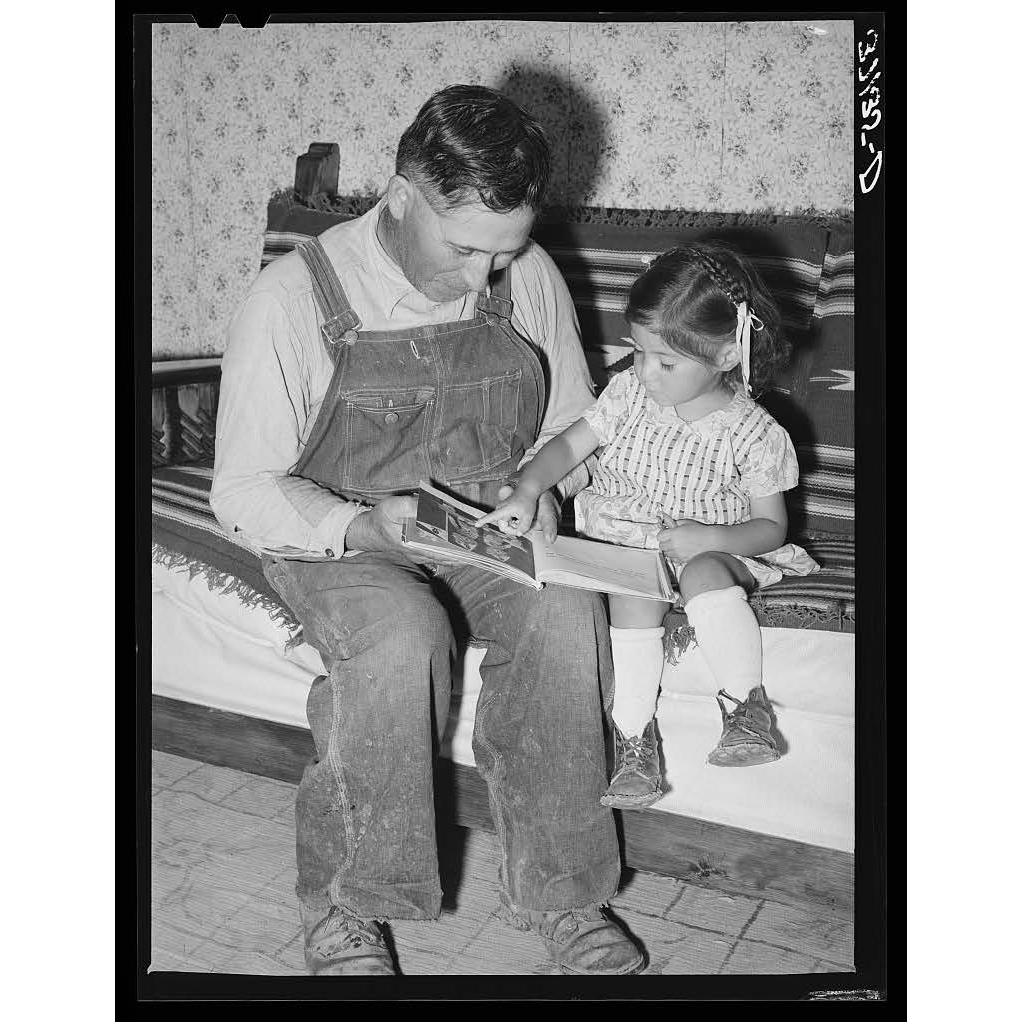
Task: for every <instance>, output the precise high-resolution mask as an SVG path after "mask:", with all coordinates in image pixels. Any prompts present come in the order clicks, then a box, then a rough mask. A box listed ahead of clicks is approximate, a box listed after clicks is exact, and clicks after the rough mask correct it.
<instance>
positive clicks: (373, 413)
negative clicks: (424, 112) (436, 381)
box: [340, 387, 436, 496]
mask: <svg viewBox="0 0 1022 1022" xmlns="http://www.w3.org/2000/svg"><path fill="white" fill-rule="evenodd" d="M435 399H436V392H435V391H434V390H433V388H431V387H430V388H418V389H416V390H405V389H388V390H359V391H352V392H348V393H342V394H341V395H340V400H341V402H342V403H343V406H344V412H343V421H344V434H343V435H344V444H343V447H344V459H343V472H342V473H341V474H342V488H343V489H347V490H351V491H358V492H361V493H364V494H365V495H366V496H370V495H382V494H386V493H394V492H397V491H410V490H414V489H415V487H416V486H418V483H419V480H420V479H421V478H422V477H423V476H424V475H428V474H429V469H428V466H427V464H426V460H425V456H424V450H425V445H426V441H427V438H428V435H429V431H430V428H431V425H432V418H433V409H434V406H435Z"/></svg>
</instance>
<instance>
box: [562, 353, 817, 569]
mask: <svg viewBox="0 0 1022 1022" xmlns="http://www.w3.org/2000/svg"><path fill="white" fill-rule="evenodd" d="M583 418H585V420H586V421H587V422H588V423H589V425H590V427H591V428H592V430H593V432H594V433H595V434H596V435H597V436H598V437H599V439H600V442H601V444H602V445H603V447H602V449H601V450H600V451H598V452H597V453H596V454H595V455H594V456H593V458H591V459H590V462H589V469H590V474H591V476H592V482H591V483H590V485H589V486H588V487H587V488H586V489H585V490H583V491H582V492H581V493H579V494H578V495H577V496H576V497H575V522H576V527H577V528H578V531H579V532H580V533H583V534H584V535H586V536H590V537H592V538H594V539H602V540H609V541H610V542H613V543H618V544H620V545H622V546H642V547H649V548H652V549H656V548H657V546H658V544H657V540H656V536H657V533H658V532H660V531H661V529H662V528H663V526H661V525H660V523H659V514H660V513H661V512H662V513H664V514H666V515H667V516H668V517H670V518H672V519H674V520H675V521H680V520H681V519H683V518H688V519H692V520H694V521H697V522H703V523H704V524H707V525H739V524H741V523H742V522H747V521H749V520H750V518H751V517H752V515H751V504H750V501H751V499H752V498H753V497H765V496H768V495H769V494H772V493H779V492H781V491H783V490H790V489H793V488H794V487H795V486H797V485H798V462H797V461H796V459H795V449H794V448H793V447H792V444H791V439H790V438H789V436H788V434H787V432H786V431H785V430H784V429H783V428H782V427H781V426H780V425H778V423H777V421H776V420H775V419H774V418H773V417H772V416H771V415H770V414H769V412H767V411H766V410H765V409H763V408H761V407H760V406H759V405H758V404H756V402H755V401H753V400H752V399H751V398H749V397H747V396H746V395H745V394H744V393H738V394H736V395H735V396H734V398H733V399H732V400H731V402H730V404H729V405H728V406H727V407H726V408H722V409H720V410H719V411H715V412H711V413H710V414H709V415H706V416H704V417H703V418H701V419H697V420H696V421H694V422H686V421H685V420H684V419H682V418H680V417H679V416H678V414H677V413H676V412H675V411H674V409H673V408H662V407H661V406H660V405H658V404H657V403H656V402H655V401H654V400H653V399H652V398H650V397H649V396H648V395H647V394H646V391H645V389H644V388H643V386H642V384H640V383H639V381H638V379H637V378H636V376H635V372H634V370H632V369H629V370H627V371H626V372H622V373H619V374H618V375H617V376H615V377H614V378H613V379H612V380H611V382H610V384H609V386H608V387H607V389H606V390H605V391H604V392H603V393H602V394H601V395H600V397H599V399H598V400H597V402H596V403H595V404H594V405H593V406H592V407H591V408H589V409H588V410H587V411H586V412H584V413H583ZM732 556H734V557H736V558H737V559H738V560H739V561H741V562H742V563H743V564H744V565H746V567H747V568H748V569H749V571H750V572H751V573H752V575H753V577H754V578H755V579H756V583H757V585H758V586H760V587H763V586H767V585H770V584H772V583H774V582H777V581H779V580H780V579H781V578H782V577H783V576H784V575H809V574H811V573H812V572H814V571H818V570H819V565H818V564H817V563H816V561H814V560H813V559H812V558H811V557H810V556H809V554H807V553H806V551H805V550H803V549H802V547H800V546H796V545H795V544H793V543H786V544H785V545H784V546H782V547H779V548H778V549H777V550H771V551H770V552H769V553H765V554H760V555H758V556H757V557H746V556H744V555H740V554H733V555H732ZM671 563H672V566H673V567H674V568H675V569H676V570H680V568H681V564H679V563H678V562H675V561H672V562H671Z"/></svg>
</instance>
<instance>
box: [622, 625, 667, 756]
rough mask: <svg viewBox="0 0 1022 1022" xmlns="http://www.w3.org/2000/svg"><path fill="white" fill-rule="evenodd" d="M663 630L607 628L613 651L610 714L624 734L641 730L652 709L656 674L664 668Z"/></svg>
mask: <svg viewBox="0 0 1022 1022" xmlns="http://www.w3.org/2000/svg"><path fill="white" fill-rule="evenodd" d="M663 640H664V630H663V628H662V627H658V628H615V627H614V626H613V625H611V629H610V648H611V650H612V651H613V653H614V706H613V709H612V710H611V716H612V717H613V718H614V723H615V724H616V725H617V726H618V728H619V730H620V731H621V733H622V734H623V735H625V736H627V737H631V736H633V735H637V734H641V733H642V729H643V728H644V727H645V726H646V725H647V724H648V723H649V722H650V721H651V720H652V719H653V714H654V713H656V699H657V693H658V692H659V691H660V675H661V674H662V673H663V669H664V641H663Z"/></svg>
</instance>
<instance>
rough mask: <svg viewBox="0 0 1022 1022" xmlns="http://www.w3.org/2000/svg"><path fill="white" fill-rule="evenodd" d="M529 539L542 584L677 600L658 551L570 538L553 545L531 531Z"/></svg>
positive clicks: (564, 538)
mask: <svg viewBox="0 0 1022 1022" xmlns="http://www.w3.org/2000/svg"><path fill="white" fill-rule="evenodd" d="M529 538H530V539H531V540H532V545H533V552H534V557H535V561H536V578H538V579H540V580H541V581H544V582H561V583H562V584H564V585H573V586H578V587H580V588H584V589H595V590H597V591H598V592H604V593H623V594H625V595H634V596H642V597H645V598H647V599H651V600H673V599H674V596H675V593H674V588H673V586H672V585H671V581H670V577H669V576H668V574H667V572H666V570H665V568H664V563H663V555H662V554H661V553H660V551H659V550H643V549H639V548H636V547H623V546H614V545H613V544H610V543H597V542H594V541H593V540H589V539H575V538H573V537H571V536H558V538H557V541H556V542H555V543H552V544H551V543H547V541H546V540H545V539H544V538H543V534H542V533H541V532H539V531H534V532H531V533H530V534H529Z"/></svg>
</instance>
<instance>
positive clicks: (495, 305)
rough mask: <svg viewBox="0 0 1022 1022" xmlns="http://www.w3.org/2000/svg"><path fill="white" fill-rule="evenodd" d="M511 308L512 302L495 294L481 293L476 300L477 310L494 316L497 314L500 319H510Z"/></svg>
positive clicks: (512, 306)
mask: <svg viewBox="0 0 1022 1022" xmlns="http://www.w3.org/2000/svg"><path fill="white" fill-rule="evenodd" d="M513 309H514V303H513V302H510V301H508V299H507V298H498V297H497V296H496V295H483V294H481V295H480V296H479V298H478V299H477V300H476V311H477V312H482V313H491V314H492V315H494V316H499V317H500V318H501V319H507V320H510V319H511V311H512V310H513Z"/></svg>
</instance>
